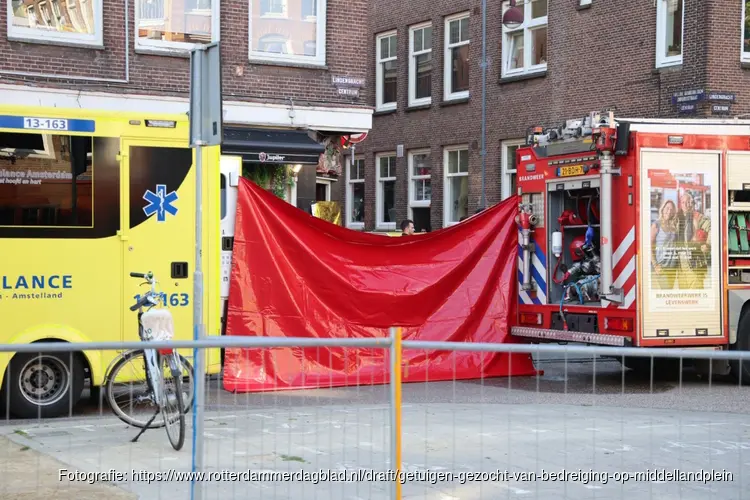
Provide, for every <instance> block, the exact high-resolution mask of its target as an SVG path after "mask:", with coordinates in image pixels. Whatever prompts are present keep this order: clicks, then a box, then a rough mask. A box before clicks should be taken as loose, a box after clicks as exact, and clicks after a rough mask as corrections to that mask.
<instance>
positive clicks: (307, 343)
mask: <svg viewBox="0 0 750 500" xmlns="http://www.w3.org/2000/svg"><path fill="white" fill-rule="evenodd" d="M391 342H392V339H391V338H390V337H379V338H357V339H337V338H309V337H249V336H248V337H242V336H237V337H226V336H207V337H204V338H203V339H201V340H168V341H158V342H157V341H150V342H140V341H128V342H75V343H67V342H36V343H33V344H0V352H25V353H28V352H31V353H38V352H42V351H44V352H75V351H86V350H113V351H116V350H126V349H146V348H148V349H193V348H199V349H200V348H216V347H223V348H233V347H244V348H254V347H257V348H268V347H346V348H352V349H353V348H361V347H371V348H386V347H390V345H391ZM400 345H401V350H403V349H414V350H434V351H485V352H507V353H526V354H533V353H551V354H560V353H566V354H581V355H586V356H592V355H598V356H603V357H622V356H633V357H642V358H652V357H653V358H688V359H722V360H743V361H744V360H748V361H750V351H724V350H713V349H698V348H689V347H688V348H681V347H601V346H587V345H578V346H571V345H564V346H561V345H558V344H492V343H488V342H476V343H473V342H472V343H468V342H438V341H425V340H404V341H402V342H401V343H400Z"/></svg>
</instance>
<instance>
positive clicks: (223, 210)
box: [220, 174, 227, 220]
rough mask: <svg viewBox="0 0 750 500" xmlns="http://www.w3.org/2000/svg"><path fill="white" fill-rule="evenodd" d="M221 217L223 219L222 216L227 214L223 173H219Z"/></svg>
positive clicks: (225, 184) (225, 178)
mask: <svg viewBox="0 0 750 500" xmlns="http://www.w3.org/2000/svg"><path fill="white" fill-rule="evenodd" d="M220 189H221V218H220V220H224V217H226V215H227V176H226V175H224V174H221V187H220Z"/></svg>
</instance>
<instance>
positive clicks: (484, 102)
mask: <svg viewBox="0 0 750 500" xmlns="http://www.w3.org/2000/svg"><path fill="white" fill-rule="evenodd" d="M480 154H481V155H482V198H481V200H480V202H479V208H481V209H482V210H484V209H485V208H487V200H486V197H485V182H486V181H485V178H486V176H487V173H486V172H487V0H482V150H481V152H480Z"/></svg>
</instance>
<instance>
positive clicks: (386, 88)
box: [375, 31, 398, 111]
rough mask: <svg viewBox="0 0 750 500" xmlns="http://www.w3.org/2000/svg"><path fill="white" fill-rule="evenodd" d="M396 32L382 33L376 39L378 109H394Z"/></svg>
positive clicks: (396, 74)
mask: <svg viewBox="0 0 750 500" xmlns="http://www.w3.org/2000/svg"><path fill="white" fill-rule="evenodd" d="M396 40H397V38H396V32H395V31H392V32H389V33H383V34H382V35H378V37H377V39H376V42H375V44H376V46H375V50H376V52H377V55H376V57H377V59H376V64H377V66H376V67H375V82H376V89H375V98H376V103H375V107H376V109H377V110H378V111H385V110H390V109H396V96H397V86H398V85H397V84H398V60H397V59H398V58H397V57H396Z"/></svg>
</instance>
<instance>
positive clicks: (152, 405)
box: [104, 351, 195, 429]
mask: <svg viewBox="0 0 750 500" xmlns="http://www.w3.org/2000/svg"><path fill="white" fill-rule="evenodd" d="M179 359H180V365H181V366H182V379H181V382H182V384H181V390H182V391H183V392H184V393H186V396H187V397H184V398H183V400H184V408H183V412H184V413H187V412H188V411H190V408H191V407H192V404H193V395H194V392H195V382H194V375H195V374H194V372H193V367H192V365H191V364H190V362H189V361H188V360H187V359H186V358H185V357H184V356H180V358H179ZM145 366H146V359H145V357H144V354H143V351H128V352H126V353H124V354H122V355H121V357H120V358H119V359H118V360H117V361H116V362H115V364H114V365H113V366H112V369H111V370H110V372H109V373H108V374H107V381H106V382H105V384H104V388H105V391H106V399H107V403H108V404H109V406H110V408H112V411H113V412H114V414H115V415H117V417H118V418H119V419H120V420H122V421H123V422H125V423H126V424H128V425H132V426H133V427H138V428H140V429H142V428H144V427H146V424H147V423H148V421H149V420H150V419H151V417H152V416H153V415H154V412H155V411H156V399H155V398H154V392H153V390H152V388H151V384H150V383H149V382H148V381H147V380H146V372H145ZM169 375H170V376H171V372H169ZM162 426H164V421H163V420H162V419H159V418H157V419H155V420H153V421H152V422H151V424H150V425H149V426H148V428H149V429H157V428H159V427H162Z"/></svg>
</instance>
